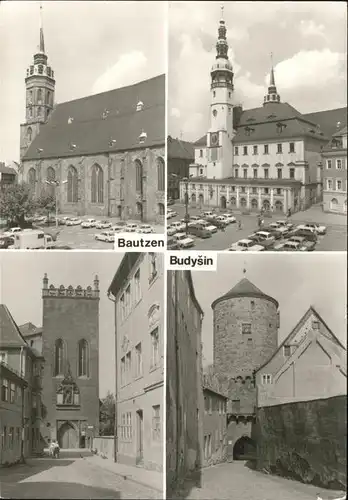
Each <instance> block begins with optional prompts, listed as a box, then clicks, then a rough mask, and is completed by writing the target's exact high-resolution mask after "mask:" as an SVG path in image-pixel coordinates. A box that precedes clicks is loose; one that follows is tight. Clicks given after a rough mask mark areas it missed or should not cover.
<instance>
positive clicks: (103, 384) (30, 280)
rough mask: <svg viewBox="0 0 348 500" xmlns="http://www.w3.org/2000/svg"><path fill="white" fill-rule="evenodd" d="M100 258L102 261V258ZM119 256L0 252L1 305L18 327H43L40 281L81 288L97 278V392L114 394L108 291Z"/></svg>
mask: <svg viewBox="0 0 348 500" xmlns="http://www.w3.org/2000/svg"><path fill="white" fill-rule="evenodd" d="M101 257H102V258H101ZM122 257H123V254H122V253H117V252H114V253H111V252H103V255H102V256H101V254H100V252H83V253H82V252H76V253H75V252H18V251H14V252H11V251H7V252H0V279H1V282H0V303H3V304H5V305H6V306H7V307H8V309H9V311H10V313H11V314H12V316H13V318H14V320H15V321H16V323H17V325H22V324H24V323H27V322H29V321H30V322H31V323H33V324H34V325H35V326H42V297H41V292H42V279H43V277H44V274H45V273H47V276H48V280H49V285H51V284H53V285H55V286H60V285H64V286H69V285H72V286H74V287H76V286H77V285H81V286H82V287H83V288H85V287H87V286H89V285H91V286H93V280H94V276H95V275H96V274H97V275H98V277H99V281H100V283H99V288H100V302H99V391H100V394H99V396H100V397H104V396H105V395H106V393H107V391H108V390H110V391H111V392H113V393H115V311H114V304H113V302H112V301H111V300H110V299H108V298H107V295H106V293H107V290H108V288H109V286H110V284H111V281H112V279H113V277H114V275H115V272H116V271H117V268H118V266H119V264H120V262H121V260H122Z"/></svg>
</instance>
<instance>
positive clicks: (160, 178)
mask: <svg viewBox="0 0 348 500" xmlns="http://www.w3.org/2000/svg"><path fill="white" fill-rule="evenodd" d="M156 166H157V189H158V191H164V190H165V176H164V160H163V158H161V157H160V156H159V157H158V158H157V159H156Z"/></svg>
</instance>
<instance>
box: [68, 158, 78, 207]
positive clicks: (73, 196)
mask: <svg viewBox="0 0 348 500" xmlns="http://www.w3.org/2000/svg"><path fill="white" fill-rule="evenodd" d="M67 201H68V203H77V201H78V174H77V170H76V168H75V167H73V166H72V165H70V166H69V169H68V197H67Z"/></svg>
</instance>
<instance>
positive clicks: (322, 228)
mask: <svg viewBox="0 0 348 500" xmlns="http://www.w3.org/2000/svg"><path fill="white" fill-rule="evenodd" d="M297 229H312V230H313V231H315V232H316V233H317V234H326V226H321V225H319V224H315V223H307V224H300V225H299V226H297Z"/></svg>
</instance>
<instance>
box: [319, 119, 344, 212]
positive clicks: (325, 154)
mask: <svg viewBox="0 0 348 500" xmlns="http://www.w3.org/2000/svg"><path fill="white" fill-rule="evenodd" d="M322 159H323V162H322V163H323V208H324V211H325V212H333V213H340V214H347V127H345V129H344V130H342V131H340V132H337V133H336V134H335V135H334V137H333V139H332V141H331V142H330V144H329V145H328V146H327V147H326V148H324V149H323V151H322Z"/></svg>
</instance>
